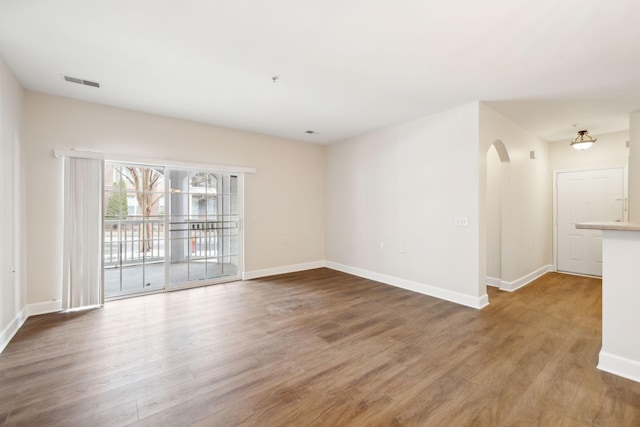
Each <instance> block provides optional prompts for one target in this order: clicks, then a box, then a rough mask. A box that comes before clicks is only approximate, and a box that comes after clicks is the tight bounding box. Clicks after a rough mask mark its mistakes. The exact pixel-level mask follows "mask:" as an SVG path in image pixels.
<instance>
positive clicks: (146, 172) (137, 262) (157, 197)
mask: <svg viewBox="0 0 640 427" xmlns="http://www.w3.org/2000/svg"><path fill="white" fill-rule="evenodd" d="M104 182H105V186H104V189H103V191H104V206H105V209H104V219H103V224H104V225H103V241H104V245H103V257H104V267H103V268H104V279H105V280H104V283H105V286H104V289H105V298H106V299H110V298H111V299H112V298H119V297H124V296H128V295H133V294H141V293H147V292H158V291H163V290H172V289H179V288H184V287H192V286H201V285H209V284H213V283H219V282H225V281H230V280H237V279H239V278H240V275H241V273H242V268H241V266H242V258H241V255H242V235H241V230H240V221H241V212H242V175H240V174H233V173H226V172H217V171H205V170H195V169H194V170H191V169H176V168H169V167H164V166H152V165H139V164H125V163H114V162H106V163H105V180H104Z"/></svg>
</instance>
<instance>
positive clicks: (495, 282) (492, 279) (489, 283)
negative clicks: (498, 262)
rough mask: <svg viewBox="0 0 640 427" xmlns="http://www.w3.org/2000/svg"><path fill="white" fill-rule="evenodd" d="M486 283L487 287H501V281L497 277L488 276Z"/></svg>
mask: <svg viewBox="0 0 640 427" xmlns="http://www.w3.org/2000/svg"><path fill="white" fill-rule="evenodd" d="M484 281H485V283H486V284H487V286H493V287H494V288H499V287H500V279H498V278H497V277H489V276H487V277H485V279H484Z"/></svg>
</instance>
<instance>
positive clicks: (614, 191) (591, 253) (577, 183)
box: [556, 168, 624, 276]
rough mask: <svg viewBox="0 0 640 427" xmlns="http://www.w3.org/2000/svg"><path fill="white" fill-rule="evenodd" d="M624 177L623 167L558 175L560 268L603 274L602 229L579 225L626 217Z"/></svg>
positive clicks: (586, 273) (571, 271) (570, 271)
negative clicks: (578, 226)
mask: <svg viewBox="0 0 640 427" xmlns="http://www.w3.org/2000/svg"><path fill="white" fill-rule="evenodd" d="M623 176H624V174H623V168H611V169H599V170H586V171H577V172H558V173H557V174H556V236H557V238H556V245H557V246H556V257H557V269H558V271H561V272H566V273H573V274H582V275H588V276H602V231H600V230H584V229H576V228H575V225H576V224H577V223H581V222H589V221H618V222H619V221H623V220H624V187H623V186H624V183H623Z"/></svg>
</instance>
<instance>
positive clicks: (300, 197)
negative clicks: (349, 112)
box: [25, 92, 326, 305]
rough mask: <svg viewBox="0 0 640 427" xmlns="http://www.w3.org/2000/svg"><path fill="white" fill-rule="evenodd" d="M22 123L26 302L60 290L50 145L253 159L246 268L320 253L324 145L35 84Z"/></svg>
mask: <svg viewBox="0 0 640 427" xmlns="http://www.w3.org/2000/svg"><path fill="white" fill-rule="evenodd" d="M25 125H26V126H25V131H26V132H25V142H26V157H27V168H28V171H29V174H28V178H27V207H28V217H27V221H28V224H29V231H28V236H27V244H28V246H27V247H28V260H29V265H30V270H29V276H28V290H29V303H30V304H43V305H46V304H50V303H51V301H52V300H54V299H58V300H59V299H60V296H61V247H62V230H61V225H62V218H61V204H62V199H63V195H62V191H61V190H62V160H61V159H56V158H55V157H54V155H53V150H54V149H55V148H72V149H77V150H89V151H99V152H105V153H115V154H125V155H131V156H139V157H145V158H155V159H171V160H174V161H184V162H195V163H199V164H201V163H208V164H218V165H238V166H247V167H255V168H256V169H257V173H256V174H255V175H253V174H248V175H247V176H246V178H245V236H246V244H245V267H246V271H248V272H256V271H261V272H268V271H270V269H277V268H280V267H286V266H291V265H297V264H303V263H312V262H319V263H321V262H322V260H324V247H325V244H324V243H325V175H324V172H325V157H326V147H324V146H318V145H310V144H304V143H299V142H295V141H290V140H285V139H282V138H276V137H270V136H265V135H259V134H253V133H247V132H241V131H236V130H231V129H225V128H219V127H213V126H209V125H204V124H199V123H194V122H188V121H184V120H178V119H171V118H167V117H161V116H156V115H151V114H144V113H139V112H134V111H129V110H123V109H118V108H112V107H107V106H102V105H97V104H91V103H86V102H81V101H76V100H71V99H67V98H60V97H56V96H49V95H44V94H39V93H33V92H27V93H26V98H25ZM285 240H286V243H284V244H283V241H285Z"/></svg>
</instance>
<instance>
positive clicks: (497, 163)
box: [485, 140, 510, 287]
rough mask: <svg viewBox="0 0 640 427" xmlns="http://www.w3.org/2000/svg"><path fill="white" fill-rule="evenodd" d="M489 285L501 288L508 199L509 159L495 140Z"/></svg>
mask: <svg viewBox="0 0 640 427" xmlns="http://www.w3.org/2000/svg"><path fill="white" fill-rule="evenodd" d="M486 165H487V168H486V172H487V173H486V204H485V206H486V217H485V218H486V279H485V280H486V284H487V285H489V286H496V287H500V283H501V281H502V280H503V278H504V274H503V271H504V262H503V260H504V258H505V257H504V247H505V245H504V244H503V242H504V241H505V238H506V233H505V232H504V221H503V219H504V218H505V215H504V211H505V206H506V201H507V199H508V192H507V184H508V182H509V179H508V174H509V165H510V158H509V152H508V151H507V147H506V146H505V145H504V143H503V142H502V141H500V140H496V141H494V142H493V143H492V144H491V146H490V147H489V149H488V150H487V153H486Z"/></svg>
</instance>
